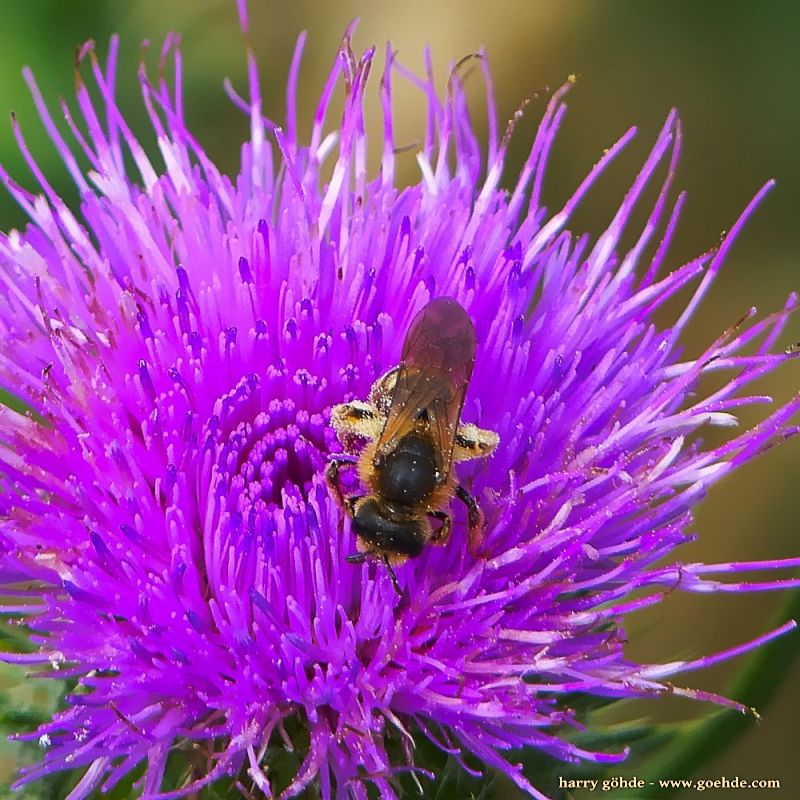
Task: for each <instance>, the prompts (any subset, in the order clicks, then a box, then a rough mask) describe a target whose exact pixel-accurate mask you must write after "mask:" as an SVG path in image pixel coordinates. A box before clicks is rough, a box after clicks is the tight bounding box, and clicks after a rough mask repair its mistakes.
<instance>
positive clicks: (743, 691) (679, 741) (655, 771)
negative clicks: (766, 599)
mask: <svg viewBox="0 0 800 800" xmlns="http://www.w3.org/2000/svg"><path fill="white" fill-rule="evenodd" d="M777 616H778V622H777V623H776V626H777V625H778V624H782V623H783V622H785V621H786V619H797V618H798V617H800V592H794V593H793V594H792V595H791V596H790V598H789V601H788V603H787V604H786V605H785V606H784V607H783V608H782V609H781V611H780V613H779V614H778V615H777ZM798 653H800V632H798V631H794V632H792V633H789V634H787V635H786V636H782V637H780V638H779V639H776V640H774V641H772V642H770V643H769V644H767V645H765V646H764V647H761V648H759V649H758V650H757V651H756V652H755V653H754V654H753V655H751V656H750V658H749V659H748V661H747V663H746V665H745V666H744V667H743V668H742V670H741V671H740V672H739V674H738V675H737V676H736V678H735V679H734V681H733V683H732V685H731V686H730V687H729V688H728V690H727V691H726V692H725V694H726V695H727V696H728V697H733V698H735V699H736V700H738V701H739V702H740V703H743V704H744V705H746V706H749V707H751V708H755V709H757V710H759V709H760V710H763V709H765V708H766V707H767V706H768V705H769V702H770V701H771V700H772V699H773V698H774V696H775V694H776V693H777V690H778V688H779V687H780V685H781V683H782V681H783V679H784V678H785V677H786V676H787V674H789V672H790V670H791V669H792V666H793V664H794V660H795V659H796V658H797V656H798ZM756 721H757V717H756V716H755V715H753V714H741V713H739V712H738V711H735V710H733V709H726V710H723V711H717V712H715V713H714V714H712V715H710V716H709V717H707V718H706V719H704V720H700V721H698V722H694V723H689V724H683V725H681V726H680V735H679V736H674V737H673V738H672V740H671V742H670V744H669V745H668V746H667V747H664V748H662V749H660V750H659V751H658V753H657V755H656V756H655V757H654V758H652V759H650V760H649V761H645V762H644V763H643V764H642V765H641V766H639V767H637V771H638V772H640V773H641V774H646V775H647V776H648V779H649V780H652V781H655V782H656V783H657V782H658V780H659V779H680V778H686V777H689V776H690V775H691V774H692V773H693V772H694V771H695V770H696V769H697V768H698V767H700V766H702V765H703V764H706V763H708V761H710V760H711V759H712V758H714V757H715V756H717V755H718V754H720V753H721V752H723V751H724V750H726V749H727V748H728V747H730V745H731V744H732V742H733V741H734V740H735V739H737V738H738V737H739V736H741V735H742V733H744V732H745V731H746V730H748V729H749V728H751V727H752V726H753V725H755V724H756ZM651 791H653V792H655V791H657V795H656V794H652V795H651V794H648V793H647V790H645V791H644V794H643V798H647V797H651V796H652V797H656V796H657V797H658V798H659V800H662V799H663V798H665V797H671V796H673V795H674V794H675V793H676V792H678V791H679V790H678V789H677V788H676V789H666V788H662V787H658V788H657V789H652V790H651ZM619 797H620V798H622V797H623V795H622V793H620V794H619ZM609 798H613V795H609ZM628 800H630V797H629V796H628Z"/></svg>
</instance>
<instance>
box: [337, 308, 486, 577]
mask: <svg viewBox="0 0 800 800" xmlns="http://www.w3.org/2000/svg"><path fill="white" fill-rule="evenodd" d="M476 346H477V337H476V335H475V328H474V326H473V324H472V320H471V319H470V317H469V315H468V314H467V312H466V311H465V310H464V309H463V308H462V307H461V306H460V305H459V304H458V303H457V302H456V301H455V300H453V299H452V298H449V297H439V298H436V299H435V300H432V301H431V302H430V303H428V304H427V305H426V306H425V307H424V308H423V309H422V310H421V311H420V312H419V313H418V314H417V315H416V317H415V318H414V319H413V321H412V323H411V326H410V327H409V329H408V333H407V334H406V338H405V341H404V342H403V350H402V355H401V358H400V364H399V365H398V366H397V367H395V368H393V369H391V370H389V371H388V372H387V373H385V374H384V375H382V376H381V377H380V378H378V380H377V381H375V383H374V385H373V386H372V389H371V390H370V393H369V397H368V399H367V401H366V402H364V401H354V402H351V403H342V404H340V405H337V406H334V407H333V409H332V411H331V423H332V425H333V427H334V430H335V431H336V435H337V437H338V438H339V441H340V442H341V443H342V446H343V448H344V450H345V453H346V454H348V455H345V456H337V457H335V458H333V459H332V460H331V461H330V462H329V463H328V467H327V469H326V473H325V476H326V479H327V481H328V485H329V486H330V487H331V490H332V492H333V495H334V497H335V498H336V499H337V501H338V502H339V504H340V505H341V506H342V507H343V508H344V509H345V511H346V512H347V513H348V514H349V515H350V517H351V518H352V520H353V523H352V524H353V530H354V531H355V534H356V543H357V549H358V552H357V553H354V554H353V555H351V556H348V558H347V560H348V561H349V562H351V563H360V562H363V561H365V560H366V559H367V558H369V557H371V556H374V557H377V558H379V559H381V560H382V561H383V562H384V563H385V564H386V566H387V567H388V569H389V572H390V575H391V577H392V580H393V581H394V584H395V589H397V588H398V587H397V580H396V577H395V574H394V571H393V569H392V567H395V566H398V565H400V564H402V563H404V562H405V561H407V560H408V559H409V558H415V557H416V556H418V555H419V554H420V553H421V552H422V550H423V548H424V546H425V545H426V544H427V543H429V542H430V543H433V544H438V545H443V544H445V543H446V542H447V540H448V538H449V536H450V532H451V529H452V518H451V516H450V514H449V513H448V512H447V510H445V509H446V508H447V507H448V506H449V503H450V500H451V499H452V498H453V496H455V497H458V498H459V499H460V500H461V501H462V502H463V503H464V504H465V505H466V507H467V511H468V519H469V538H468V545H469V549H470V552H472V553H476V552H477V548H478V545H479V544H480V539H481V535H482V528H483V515H482V513H481V510H480V507H479V506H478V503H477V501H476V500H475V498H474V497H473V496H472V495H471V494H470V493H469V491H467V489H466V488H465V487H464V486H463V485H461V484H460V483H459V482H458V480H457V478H456V475H455V473H454V471H453V469H452V466H453V463H454V462H457V461H467V460H469V459H474V458H483V457H485V456H488V455H490V454H491V453H492V452H493V451H494V450H495V448H496V447H497V445H498V443H499V441H500V437H499V436H498V435H497V434H496V433H495V432H493V431H488V430H483V429H481V428H478V427H477V426H476V425H473V424H463V423H462V422H461V410H462V407H463V405H464V397H465V395H466V392H467V387H468V386H469V381H470V378H471V377H472V370H473V367H474V365H475V350H476ZM365 442H366V444H365ZM359 446H360V447H361V449H360V452H358V450H359ZM347 467H355V468H357V470H358V475H359V478H360V479H361V482H362V483H363V484H364V485H365V486H367V487H369V493H368V494H365V495H358V496H352V497H344V496H343V494H342V490H341V486H340V470H341V469H342V468H347ZM432 521H435V522H436V523H437V525H436V526H433V525H432V524H431V523H432ZM398 591H399V589H398Z"/></svg>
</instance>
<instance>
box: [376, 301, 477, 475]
mask: <svg viewBox="0 0 800 800" xmlns="http://www.w3.org/2000/svg"><path fill="white" fill-rule="evenodd" d="M476 344H477V340H476V336H475V328H474V327H473V325H472V320H471V319H470V318H469V315H468V314H467V312H466V311H465V310H464V309H463V308H462V307H461V306H460V305H459V304H458V303H457V302H456V301H455V300H453V299H451V298H449V297H439V298H436V299H435V300H432V301H431V302H430V303H428V305H426V306H425V307H424V308H423V309H422V310H421V311H420V312H419V313H418V314H417V316H416V317H415V318H414V320H413V322H412V323H411V327H410V328H409V330H408V333H407V334H406V338H405V342H404V343H403V354H402V358H401V362H400V366H399V367H398V369H397V378H396V381H395V384H394V388H393V390H392V399H391V405H390V407H389V414H388V416H387V419H386V424H385V425H384V427H383V431H382V433H381V435H380V438H379V439H378V443H377V448H376V455H378V456H380V455H386V454H388V453H389V452H391V451H392V449H393V448H394V447H395V446H396V443H397V440H398V439H399V438H400V437H401V436H403V434H404V433H406V432H407V431H409V430H410V429H411V428H413V427H414V426H415V425H416V424H417V422H418V421H419V420H426V419H427V421H428V425H429V430H430V435H431V436H432V437H433V442H434V445H435V453H436V460H437V463H436V466H437V469H438V470H439V472H440V475H441V477H440V481H441V480H444V478H445V477H446V476H447V473H448V472H449V471H450V463H451V461H452V457H453V445H454V442H455V437H456V432H457V430H458V424H459V419H460V417H461V409H462V407H463V405H464V396H465V395H466V393H467V386H468V385H469V380H470V378H471V377H472V368H473V366H474V365H475V349H476Z"/></svg>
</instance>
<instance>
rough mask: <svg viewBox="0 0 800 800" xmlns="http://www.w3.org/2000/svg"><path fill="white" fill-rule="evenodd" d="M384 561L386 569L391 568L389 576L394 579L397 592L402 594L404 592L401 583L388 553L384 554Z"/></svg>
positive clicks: (399, 594) (393, 583)
mask: <svg viewBox="0 0 800 800" xmlns="http://www.w3.org/2000/svg"><path fill="white" fill-rule="evenodd" d="M383 563H384V564H386V569H388V570H389V577H390V578H391V579H392V585H393V586H394V590H395V591H396V592H397V594H398V596H401V595H402V594H403V592H402V591H401V590H400V584H399V583H398V582H397V575H395V574H394V570H393V569H392V565H391V564H390V563H389V556H388V555H386V553H384V554H383Z"/></svg>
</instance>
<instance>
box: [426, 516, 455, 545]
mask: <svg viewBox="0 0 800 800" xmlns="http://www.w3.org/2000/svg"><path fill="white" fill-rule="evenodd" d="M428 516H429V517H433V518H434V519H437V520H439V522H440V523H441V524H442V526H441V528H439V530H437V531H434V533H433V536H431V542H432V543H433V544H447V540H448V539H449V538H450V531H451V530H452V527H453V520H452V519H451V518H450V515H449V514H446V513H445V512H444V511H429V512H428Z"/></svg>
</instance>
